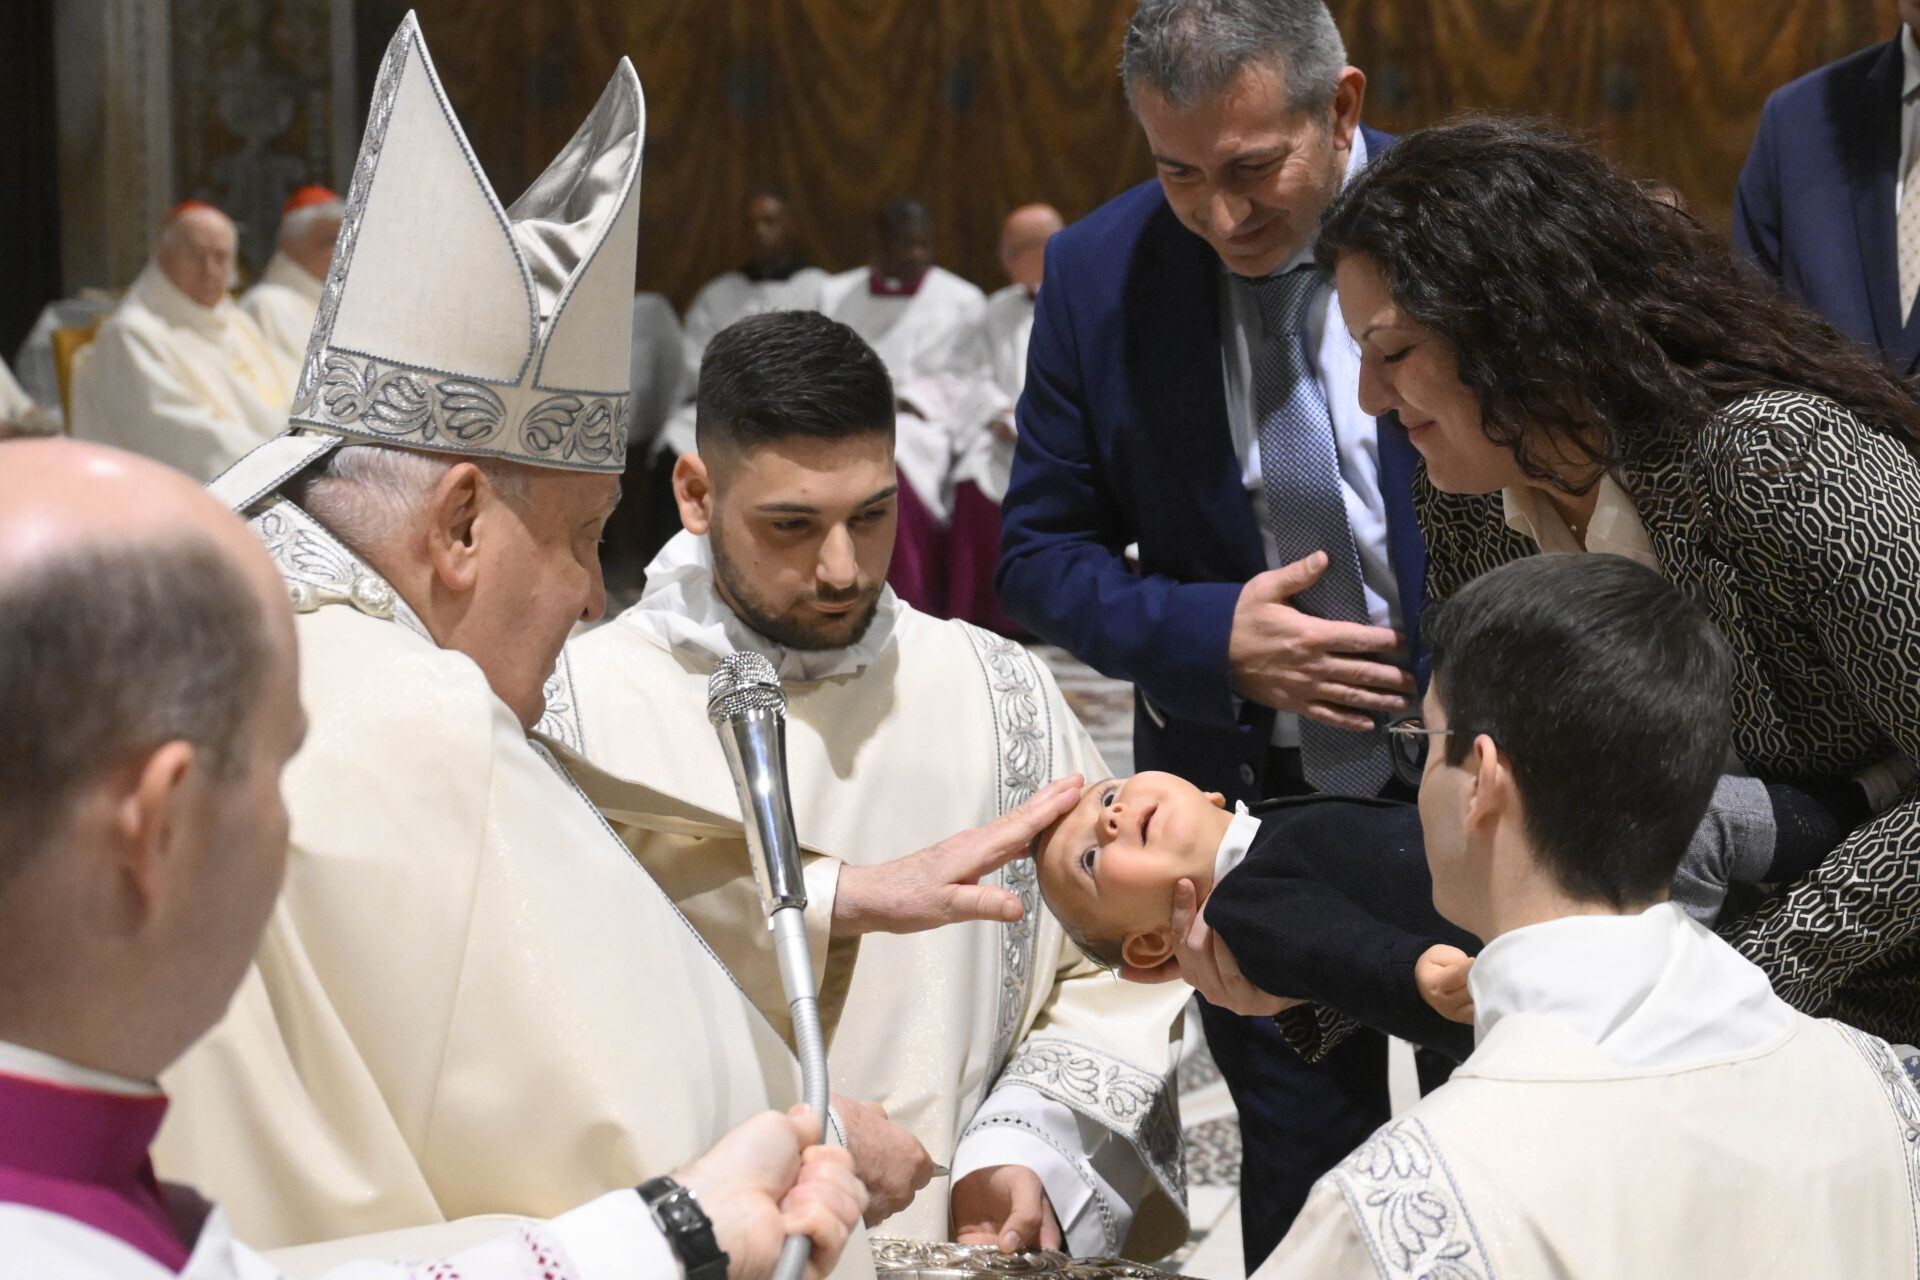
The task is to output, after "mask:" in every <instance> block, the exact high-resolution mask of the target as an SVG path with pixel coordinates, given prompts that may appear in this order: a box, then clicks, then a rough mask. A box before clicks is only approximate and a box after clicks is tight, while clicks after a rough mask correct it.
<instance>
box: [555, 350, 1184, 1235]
mask: <svg viewBox="0 0 1920 1280" xmlns="http://www.w3.org/2000/svg"><path fill="white" fill-rule="evenodd" d="M892 403H893V397H892V394H891V390H890V388H889V385H888V380H887V374H886V370H885V369H884V368H883V367H882V365H881V363H880V361H879V360H878V359H877V358H876V357H875V356H874V353H873V352H872V351H871V350H870V349H869V348H868V347H867V346H866V344H865V343H863V342H862V341H861V340H860V339H859V337H858V336H857V335H855V334H854V333H853V332H852V331H851V330H850V329H848V328H847V327H846V326H844V325H841V324H838V323H836V322H834V321H832V320H829V319H827V318H825V317H823V316H820V315H817V314H813V313H806V312H788V313H779V314H774V315H767V316H758V317H754V318H752V319H748V320H743V321H741V322H740V323H739V324H736V325H734V326H733V327H732V328H730V329H727V330H725V331H724V332H722V333H721V335H720V336H719V337H717V338H715V339H714V340H713V343H712V344H711V345H710V346H709V347H708V348H707V357H706V360H705V362H704V364H703V366H702V368H701V373H700V390H699V406H700V437H699V439H700V449H699V452H698V453H697V454H694V455H688V456H686V457H683V458H681V460H680V463H679V466H678V468H677V469H676V476H675V487H676V491H677V493H678V495H679V499H680V514H681V518H682V519H683V520H684V521H685V523H686V531H685V532H683V533H681V534H680V535H679V536H678V537H676V538H675V539H674V540H673V541H672V542H670V543H669V544H668V545H667V547H666V549H665V550H664V551H663V552H662V553H661V554H660V556H659V557H658V558H657V559H656V560H655V561H654V562H653V564H652V565H651V566H650V567H649V569H648V572H647V591H646V594H645V595H644V596H642V597H641V600H640V602H639V603H638V604H637V605H635V606H634V607H633V608H631V609H629V610H627V611H626V612H625V613H623V614H621V615H620V617H619V618H618V619H616V620H615V621H614V622H613V623H611V624H610V625H608V626H605V627H601V628H599V629H597V630H595V631H593V632H591V633H589V634H587V635H584V636H582V637H580V638H579V639H577V640H575V641H573V642H572V643H570V644H569V645H568V647H567V651H566V655H565V657H564V659H563V662H562V675H563V677H565V680H566V683H565V685H564V689H565V697H564V699H563V700H561V701H558V702H553V703H550V705H549V708H548V713H547V719H546V720H545V721H544V722H543V723H542V727H543V729H544V730H545V731H546V732H548V733H549V734H551V735H552V736H554V737H556V738H559V739H561V740H563V741H568V742H570V743H573V744H576V745H577V746H578V748H579V749H580V750H581V751H582V752H583V753H584V754H585V755H587V756H588V757H589V758H590V759H592V760H593V762H594V763H595V764H597V765H600V766H601V767H602V768H604V769H607V770H608V771H610V772H612V773H615V774H618V775H620V776H622V777H626V778H632V779H635V780H637V781H640V782H644V783H646V784H648V785H650V786H655V787H659V788H661V789H663V790H666V791H669V792H671V793H673V794H675V795H679V796H684V797H686V798H687V799H689V800H691V801H693V802H695V803H698V804H702V805H706V806H710V807H714V808H720V809H725V808H726V807H727V805H728V804H729V803H731V801H730V797H731V796H732V794H733V784H732V782H731V781H730V780H729V774H728V770H727V764H726V760H725V757H724V756H723V754H722V752H721V750H720V746H719V744H718V742H717V741H716V740H715V738H714V737H713V735H712V733H711V732H710V731H709V730H708V729H707V726H706V697H707V695H706V689H707V681H708V678H709V676H710V674H711V673H712V671H713V669H714V666H715V664H716V663H717V662H718V661H719V660H720V659H721V658H723V657H725V656H727V655H728V654H731V653H734V652H737V651H741V650H753V651H758V652H760V653H764V654H766V655H767V656H768V657H769V658H770V659H772V661H773V662H774V664H775V666H776V667H777V668H778V670H779V672H780V675H781V677H782V679H783V681H784V683H785V686H786V690H787V695H788V698H789V699H790V702H789V708H788V716H787V747H786V750H787V768H788V775H789V781H790V784H791V788H792V797H793V806H794V815H795V823H796V827H797V830H798V833H799V836H800V839H801V840H802V841H804V842H806V843H808V844H809V845H811V846H813V847H817V848H820V849H823V850H826V851H828V852H830V853H832V854H835V855H837V856H839V857H841V858H844V859H846V860H847V862H848V864H849V865H848V867H847V869H846V870H844V871H843V872H842V873H841V875H842V885H841V890H840V893H841V897H842V898H843V899H844V898H845V897H846V896H847V893H848V889H847V886H846V877H847V876H849V875H851V874H852V872H853V871H854V870H855V869H856V868H866V867H876V866H881V867H884V866H898V865H900V863H899V861H898V860H899V858H900V855H901V854H903V853H906V852H907V851H909V850H913V849H918V848H921V847H922V846H925V845H928V844H930V843H931V842H933V841H935V840H938V839H940V837H941V836H943V835H945V834H946V833H948V832H950V831H954V830H957V829H959V828H962V827H971V826H975V825H977V824H981V823H987V822H991V821H993V820H994V819H996V818H997V817H999V816H1000V815H1002V814H1005V813H1007V812H1008V811H1009V810H1011V809H1013V808H1014V807H1015V806H1016V805H1019V804H1020V803H1021V802H1022V801H1023V800H1025V799H1026V797H1028V796H1029V795H1032V794H1034V793H1035V792H1039V791H1043V790H1044V789H1045V788H1046V787H1047V785H1048V784H1049V783H1050V782H1052V781H1054V780H1055V779H1057V778H1060V777H1062V776H1063V775H1068V774H1074V773H1084V774H1087V775H1088V776H1101V774H1102V773H1104V767H1103V766H1102V764H1101V762H1100V758H1099V754H1098V752H1097V751H1096V750H1095V748H1094V746H1093V744H1092V742H1091V741H1090V740H1089V738H1088V737H1087V734H1086V731H1085V730H1084V729H1083V728H1082V727H1081V726H1080V723H1079V721H1078V720H1076V719H1075V718H1074V715H1073V713H1072V711H1070V710H1069V709H1068V707H1067V705H1066V703H1065V701H1064V700H1063V699H1062V698H1061V695H1060V690H1059V689H1058V688H1057V687H1056V686H1055V684H1054V682H1053V678H1052V676H1051V675H1050V674H1049V673H1048V672H1047V670H1046V668H1045V667H1044V666H1042V665H1041V664H1040V663H1039V662H1038V661H1037V660H1036V659H1035V658H1034V657H1033V656H1032V655H1030V654H1028V653H1027V652H1026V651H1024V650H1022V649H1021V648H1019V647H1018V646H1017V645H1014V644H1012V643H1010V642H1008V641H1006V640H1003V639H1001V638H999V637H997V636H994V635H991V634H988V633H987V632H984V631H981V630H979V629H978V628H975V627H972V626H968V625H967V624H965V623H961V622H943V621H939V620H936V619H934V618H930V617H927V616H926V615H924V614H922V613H919V612H917V611H915V610H914V609H912V608H910V607H908V606H907V605H904V604H902V603H901V602H900V601H899V600H898V599H897V598H896V597H895V595H894V593H893V591H892V590H891V588H889V587H887V586H886V577H887V563H888V558H889V556H890V555H891V553H892V550H893V539H894V519H895V502H896V500H897V492H898V490H897V485H898V481H897V479H896V476H895V470H894V456H893V431H892V428H893V412H892ZM1096 771H1099V772H1096ZM1073 798H1074V796H1073V793H1071V792H1070V793H1068V795H1067V797H1066V803H1065V805H1063V806H1061V809H1060V810H1059V811H1064V808H1065V807H1069V806H1070V805H1071V803H1072V800H1073ZM1035 829H1036V830H1037V829H1038V828H1035ZM986 884H989V885H993V886H998V888H994V889H992V890H991V892H992V894H993V896H994V897H995V898H997V899H999V900H1000V902H999V905H1001V906H1003V907H1004V908H1005V913H1004V914H1000V915H997V916H995V917H993V918H992V920H991V922H980V923H971V924H963V925H958V926H955V927H951V928H943V929H938V930H934V931H930V932H925V933H918V934H914V935H913V936H911V937H873V938H869V939H867V940H866V941H865V942H863V943H862V947H861V954H860V959H859V962H858V964H857V965H856V966H855V969H854V973H853V982H852V987H851V989H850V991H849V992H848V996H847V1003H846V1009H845V1012H844V1013H843V1014H842V1015H841V1020H840V1027H839V1031H838V1033H837V1035H836V1037H835V1039H834V1043H833V1079H834V1086H835V1088H837V1089H839V1090H841V1091H842V1092H844V1093H849V1094H852V1095H854V1096H858V1097H874V1098H877V1099H879V1100H880V1101H881V1102H883V1103H885V1105H886V1107H887V1109H888V1113H889V1114H890V1115H891V1117H892V1118H893V1119H894V1120H896V1121H897V1122H898V1123H900V1124H901V1125H904V1126H905V1127H906V1128H907V1129H908V1130H910V1131H911V1132H912V1133H913V1135H914V1136H915V1137H916V1138H918V1139H919V1140H920V1141H921V1142H922V1143H924V1144H925V1145H926V1146H927V1148H928V1149H929V1150H930V1151H931V1152H932V1153H933V1155H934V1158H935V1159H937V1160H940V1161H942V1162H944V1163H948V1164H950V1165H951V1167H952V1183H951V1202H952V1203H951V1225H952V1227H953V1229H954V1230H956V1231H957V1232H958V1233H959V1238H960V1239H961V1240H963V1241H974V1242H984V1243H997V1244H1001V1245H1003V1246H1004V1247H1008V1248H1011V1247H1013V1246H1015V1245H1033V1244H1041V1245H1045V1246H1048V1247H1055V1246H1057V1245H1059V1244H1060V1243H1061V1242H1062V1240H1064V1242H1065V1244H1066V1246H1067V1247H1068V1248H1069V1249H1071V1250H1072V1251H1074V1252H1076V1253H1082V1254H1088V1253H1093V1254H1109V1255H1111V1254H1119V1253H1121V1252H1123V1251H1124V1252H1125V1253H1127V1254H1129V1255H1131V1256H1135V1257H1140V1258H1157V1257H1160V1256H1162V1255H1163V1254H1165V1253H1167V1252H1168V1251H1170V1250H1171V1249H1173V1248H1174V1247H1175V1246H1177V1245H1178V1244H1179V1243H1180V1242H1181V1241H1182V1240H1183V1239H1184V1238H1185V1233H1186V1226H1185V1196H1184V1180H1183V1178H1182V1171H1181V1143H1180V1133H1179V1129H1178V1122H1177V1117H1176V1115H1175V1111H1174V1103H1173V1094H1172V1091H1171V1080H1170V1073H1171V1071H1172V1068H1173V1063H1174V1058H1173V1049H1172V1047H1171V1045H1170V1043H1169V1041H1170V1039H1171V1037H1172V1035H1173V1034H1174V1028H1175V1027H1177V1025H1178V1019H1179V1015H1180V1010H1181V1008H1182V1007H1183V1006H1184V1004H1185V1003H1186V991H1185V989H1184V988H1180V987H1178V986H1177V984H1176V985H1174V986H1172V987H1163V988H1152V987H1141V986H1134V985H1128V984H1122V983H1119V982H1116V981H1114V979H1113V978H1112V977H1111V976H1109V975H1107V974H1105V973H1102V972H1100V971H1098V970H1096V969H1094V968H1093V967H1092V966H1090V965H1088V964H1086V963H1085V962H1084V961H1083V960H1082V959H1081V957H1080V956H1079V954H1078V953H1077V952H1076V951H1075V950H1074V948H1073V947H1072V945H1071V944H1070V943H1068V942H1067V940H1066V938H1065V936H1064V934H1063V933H1062V931H1061V929H1060V926H1059V925H1058V923H1056V922H1055V920H1054V919H1053V917H1052V916H1050V915H1048V914H1047V913H1046V912H1045V911H1043V910H1042V909H1041V905H1040V899H1039V893H1038V888H1037V883H1036V881H1035V877H1034V872H1033V864H1032V863H1031V861H1029V860H1026V859H1022V860H1020V861H1018V862H1014V863H1011V864H1009V865H1008V866H1006V867H1004V868H1002V869H1001V870H1000V871H999V872H998V874H997V875H995V876H994V877H993V878H992V879H991V880H990V881H988V882H986ZM1016 902H1017V905H1016ZM749 911H751V908H749ZM927 923H928V924H929V925H932V924H937V923H940V919H939V918H938V917H932V918H929V919H928V921H927ZM755 927H757V924H756V921H755V920H753V919H751V918H749V917H747V916H743V917H742V918H741V919H740V920H739V922H738V925H737V928H739V929H741V930H747V929H752V928H755ZM948 1199H949V1196H948V1188H947V1187H946V1186H945V1185H940V1184H936V1187H935V1188H931V1189H929V1191H928V1192H927V1193H923V1194H922V1195H921V1197H920V1199H919V1200H918V1201H916V1202H915V1204H914V1206H913V1208H912V1209H911V1210H909V1211H908V1212H907V1213H905V1214H903V1215H902V1216H901V1218H900V1219H899V1220H898V1221H897V1222H896V1223H894V1224H891V1225H890V1226H889V1232H890V1233H891V1234H900V1235H910V1236H917V1237H924V1238H935V1239H939V1238H945V1237H946V1235H947V1232H948V1228H949V1205H948Z"/></svg>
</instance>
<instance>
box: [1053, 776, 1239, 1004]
mask: <svg viewBox="0 0 1920 1280" xmlns="http://www.w3.org/2000/svg"><path fill="white" fill-rule="evenodd" d="M1224 803H1225V802H1224V801H1223V800H1222V798H1221V796H1220V794H1219V793H1218V792H1203V791H1201V790H1200V789H1199V788H1198V787H1196V786H1194V785H1193V784H1192V783H1191V782H1188V781H1186V780H1185V779H1183V778H1177V777H1175V776H1174V775H1173V774H1170V773H1137V774H1135V775H1134V776H1133V777H1131V778H1124V779H1122V778H1112V779H1108V780H1107V781H1104V782H1095V783H1092V784H1090V785H1089V786H1088V787H1087V789H1086V790H1085V791H1084V792H1082V793H1081V796H1080V803H1079V804H1077V805H1075V806H1074V807H1073V809H1072V810H1070V811H1069V812H1068V813H1067V816H1066V817H1064V818H1062V819H1060V821H1059V822H1057V823H1055V824H1054V826H1053V827H1052V829H1051V830H1049V831H1047V832H1045V833H1043V835H1042V836H1041V839H1040V844H1039V850H1038V853H1037V855H1036V856H1037V859H1038V862H1039V875H1040V886H1041V889H1042V890H1043V891H1044V892H1045V894H1046V897H1047V901H1048V903H1049V904H1050V905H1051V906H1052V908H1053V910H1054V911H1055V912H1056V913H1058V914H1059V915H1060V916H1061V917H1062V918H1063V919H1065V920H1066V921H1067V922H1068V923H1070V924H1072V925H1074V926H1075V927H1076V928H1078V929H1080V930H1081V931H1083V932H1084V933H1085V934H1087V935H1088V936H1090V937H1102V938H1122V939H1125V940H1126V941H1125V943H1124V944H1123V955H1125V958H1126V962H1127V963H1128V964H1135V965H1140V966H1141V967H1147V966H1148V965H1152V964H1158V963H1159V962H1160V960H1163V959H1165V958H1166V956H1165V954H1164V953H1162V954H1160V955H1159V956H1158V958H1155V959H1150V960H1149V959H1144V957H1145V956H1146V955H1147V954H1148V953H1149V952H1150V951H1151V950H1153V949H1154V948H1153V947H1152V946H1151V945H1146V946H1136V945H1135V940H1136V937H1140V938H1144V939H1147V940H1148V942H1149V943H1151V941H1152V940H1153V939H1155V938H1158V939H1159V940H1161V941H1163V942H1164V940H1165V939H1167V938H1168V937H1170V936H1171V932H1172V930H1171V922H1172V918H1173V891H1174V886H1175V885H1176V884H1178V883H1179V882H1180V881H1181V880H1182V879H1186V880H1191V881H1193V887H1194V890H1195V892H1196V894H1197V896H1198V900H1199V901H1202V902H1204V901H1205V900H1206V897H1207V893H1208V892H1209V890H1211V889H1212V887H1213V866H1214V859H1215V855H1216V854H1218V852H1219V849H1220V841H1221V839H1222V838H1223V837H1224V836H1225V834H1226V828H1227V824H1228V823H1229V822H1231V821H1232V817H1231V815H1229V814H1228V813H1226V812H1225V810H1224V808H1223V805H1224ZM1136 955H1139V956H1141V957H1143V958H1139V959H1137V958H1136Z"/></svg>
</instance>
